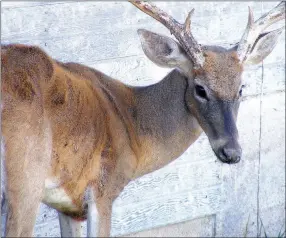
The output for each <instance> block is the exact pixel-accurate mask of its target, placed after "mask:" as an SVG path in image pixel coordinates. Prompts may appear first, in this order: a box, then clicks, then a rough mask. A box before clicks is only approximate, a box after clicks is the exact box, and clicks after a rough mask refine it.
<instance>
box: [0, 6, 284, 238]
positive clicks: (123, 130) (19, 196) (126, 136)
mask: <svg viewBox="0 0 286 238" xmlns="http://www.w3.org/2000/svg"><path fill="white" fill-rule="evenodd" d="M130 3H131V4H133V5H134V6H135V7H137V8H138V9H139V10H141V11H143V12H144V13H146V14H148V15H150V16H151V17H152V18H154V19H155V20H157V21H159V22H160V23H162V24H163V25H164V26H165V27H166V28H167V29H168V30H169V31H170V32H171V34H172V35H173V36H174V37H175V38H176V40H174V39H172V38H171V37H169V36H164V35H161V34H157V33H154V32H151V31H148V30H145V29H139V30H138V35H139V38H140V41H141V45H142V49H143V51H144V53H145V55H146V56H147V58H149V59H150V60H151V61H152V62H154V63H155V64H156V65H158V66H160V67H167V68H170V69H172V70H171V71H170V72H169V73H168V74H167V75H166V76H165V77H164V78H163V79H161V80H160V81H159V82H158V83H155V84H153V85H149V86H140V87H137V86H131V85H126V84H124V83H122V82H121V81H119V80H116V79H113V78H111V77H109V76H107V75H105V74H104V73H102V72H100V71H98V70H96V69H93V68H90V67H87V66H85V65H82V64H79V63H74V62H66V63H63V62H60V61H58V60H55V59H53V58H51V57H50V56H49V55H48V54H47V53H46V52H44V51H43V50H42V49H41V48H39V47H37V46H30V45H21V44H9V45H2V46H1V78H2V84H1V93H2V94H1V95H2V96H1V97H2V98H1V113H2V119H1V120H2V121H1V129H2V135H3V136H2V138H1V143H2V144H1V146H2V145H3V150H4V156H2V157H1V168H2V169H4V172H5V173H1V183H2V181H4V182H5V187H4V193H3V196H2V194H1V199H2V198H3V199H4V200H5V201H4V202H3V201H1V204H2V207H3V204H6V206H7V219H6V226H5V227H6V229H5V233H6V236H7V237H19V236H26V237H28V236H32V235H33V227H34V223H35V219H36V216H37V211H38V207H39V204H40V203H41V202H43V203H45V204H47V205H48V206H50V207H52V208H54V209H56V210H57V211H58V214H59V221H60V228H61V236H63V237H66V236H69V237H70V236H73V237H78V236H82V230H81V226H80V224H81V223H80V222H79V221H83V220H87V235H88V237H98V236H99V237H109V236H110V229H111V214H112V203H113V201H114V200H115V199H116V198H117V197H118V196H119V194H120V193H121V191H122V190H123V188H124V187H125V186H126V185H127V184H128V183H129V182H130V181H132V180H134V179H137V178H139V177H140V176H143V175H145V174H148V173H151V172H153V171H155V170H158V169H160V168H162V167H164V166H165V165H167V164H169V163H170V162H171V161H174V160H175V159H176V158H178V157H179V156H180V155H182V154H183V153H184V152H185V151H186V150H187V149H188V148H189V147H190V146H191V145H192V144H193V143H194V142H195V141H196V140H197V139H198V138H199V137H200V135H201V134H202V133H203V132H204V133H205V134H206V135H207V137H208V140H209V142H210V146H211V148H212V150H213V152H214V154H215V156H216V157H217V159H218V160H219V161H221V162H222V163H226V164H235V163H238V162H239V161H240V160H241V158H242V148H241V146H240V144H239V135H238V130H237V127H236V121H237V115H238V110H239V105H240V102H241V98H242V87H243V85H242V79H241V78H242V77H241V76H242V72H243V70H244V68H245V67H246V65H250V64H258V63H260V62H261V61H262V60H263V59H264V58H265V57H267V56H268V55H269V54H270V53H271V52H272V50H273V49H274V47H275V45H276V43H277V41H278V39H279V35H280V34H281V32H282V31H283V28H284V27H282V28H279V29H276V30H273V31H270V32H265V31H264V30H265V29H266V28H268V27H269V26H271V25H273V24H274V23H276V22H277V21H280V20H282V19H285V3H284V2H281V3H280V4H278V5H277V6H276V7H275V8H273V9H272V10H271V11H269V12H268V13H266V14H264V15H263V16H262V17H260V18H259V19H257V20H256V21H254V16H253V12H252V10H251V8H249V16H248V23H247V26H246V30H245V32H244V33H243V35H242V37H241V39H240V41H239V42H238V43H237V44H236V45H235V46H233V47H232V48H229V49H226V48H223V47H220V46H215V45H200V44H199V43H198V42H197V41H196V40H195V38H194V36H193V35H192V33H191V16H192V15H193V13H194V10H192V11H190V13H189V14H188V16H187V18H186V20H185V23H184V24H181V23H179V22H178V21H176V20H175V19H174V18H173V17H171V16H170V15H168V14H167V13H166V12H164V11H163V10H161V9H159V8H158V7H157V6H156V5H154V4H153V3H150V2H145V1H130ZM2 174H4V175H3V176H5V177H3V179H2ZM2 188H3V187H2Z"/></svg>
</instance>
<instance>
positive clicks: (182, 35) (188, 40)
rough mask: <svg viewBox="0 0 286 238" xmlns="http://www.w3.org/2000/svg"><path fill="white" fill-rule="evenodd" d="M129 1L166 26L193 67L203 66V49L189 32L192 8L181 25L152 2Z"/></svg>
mask: <svg viewBox="0 0 286 238" xmlns="http://www.w3.org/2000/svg"><path fill="white" fill-rule="evenodd" d="M129 2H130V3H132V4H133V5H134V6H136V7H137V8H139V9H140V10H141V11H143V12H144V13H146V14H148V15H149V16H151V17H153V18H154V19H156V20H157V21H159V22H161V23H162V24H163V25H164V26H165V27H167V28H168V29H169V30H170V32H171V34H173V35H174V36H175V37H176V39H177V40H178V41H179V42H180V44H181V46H182V47H183V48H184V50H185V51H186V53H187V54H188V56H189V57H190V58H191V59H192V61H193V63H194V67H195V68H200V67H203V64H204V61H205V59H204V56H203V50H202V48H201V46H200V45H199V44H198V43H197V41H196V40H195V39H194V37H193V35H192V34H191V16H192V14H193V12H194V9H192V11H191V12H190V13H189V14H188V16H187V19H186V21H185V24H184V25H183V24H181V23H179V22H177V21H176V20H175V19H174V18H173V17H171V16H169V15H168V14H167V13H166V12H164V11H162V10H161V9H159V8H158V7H156V6H155V5H154V4H152V3H149V2H145V1H132V0H129Z"/></svg>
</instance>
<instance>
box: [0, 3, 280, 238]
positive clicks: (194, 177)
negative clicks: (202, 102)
mask: <svg viewBox="0 0 286 238" xmlns="http://www.w3.org/2000/svg"><path fill="white" fill-rule="evenodd" d="M277 3H278V2H158V3H157V5H158V6H159V7H161V8H162V9H164V10H165V11H167V12H168V13H170V14H172V15H173V16H174V17H175V18H176V19H177V20H178V21H181V22H183V21H184V19H185V17H186V15H187V12H188V11H189V10H191V9H192V8H193V7H195V9H196V10H195V14H194V17H193V21H192V28H193V34H194V35H195V37H196V38H197V39H198V40H199V41H200V43H209V44H210V43H216V44H219V45H223V46H230V45H232V44H234V43H236V42H237V41H238V40H239V39H240V37H241V35H242V33H243V31H244V28H245V26H246V22H247V15H248V8H247V6H251V7H252V9H253V12H254V16H255V18H257V17H259V16H260V15H261V14H262V13H264V12H266V11H268V10H270V9H271V8H272V7H274V6H275V5H276V4H277ZM1 17H2V19H1V29H2V32H1V39H2V43H12V42H13V43H24V44H35V45H39V46H41V47H42V48H43V49H45V50H46V51H47V52H48V53H49V54H50V55H51V56H53V57H54V58H56V59H58V60H62V61H75V62H80V63H85V64H86V65H89V66H92V67H96V68H97V69H100V70H102V71H103V72H105V73H107V74H109V75H111V76H113V77H115V78H118V79H120V80H122V81H123V82H126V83H128V84H132V85H148V84H152V83H155V82H158V81H159V80H160V79H161V78H162V77H163V76H164V75H165V74H166V73H167V72H168V70H166V69H161V68H159V67H157V66H155V65H154V64H153V63H151V62H150V61H149V60H148V59H147V58H146V57H145V56H144V54H143V51H142V49H141V46H140V42H139V38H138V36H137V33H136V30H137V29H138V28H146V29H149V30H152V31H156V32H158V33H164V34H167V35H169V33H168V31H167V30H166V29H165V28H164V27H163V26H162V25H160V24H159V23H157V22H156V21H154V20H153V19H152V18H151V17H149V16H147V15H145V14H143V13H142V12H140V11H139V10H138V9H136V8H135V7H134V6H132V5H131V4H130V3H127V2H104V3H103V2H85V3H77V2H10V3H9V2H2V7H1ZM284 74H285V36H284V34H282V36H281V37H280V39H279V42H278V44H277V46H276V48H275V49H274V51H273V52H272V53H271V55H269V56H268V57H267V59H266V60H265V61H264V62H263V63H261V64H259V65H257V66H254V67H250V68H249V69H247V70H246V71H245V73H244V76H243V77H244V80H245V82H246V84H247V87H246V89H245V90H244V96H245V97H244V101H243V102H242V105H241V107H240V112H239V118H238V128H239V132H240V141H241V145H242V148H243V159H242V161H241V162H240V163H239V164H236V165H231V166H229V165H226V164H222V163H220V162H218V161H217V160H216V158H215V156H214V154H213V152H212V150H211V148H210V146H209V143H208V140H207V138H206V136H205V135H203V136H201V137H200V138H199V140H198V141H196V142H195V144H193V145H192V146H191V147H190V148H189V149H188V150H187V151H186V152H185V153H184V154H183V155H182V156H181V157H180V158H178V159H177V160H176V161H174V162H172V163H171V164H169V165H168V166H166V167H164V168H162V169H160V170H158V171H156V172H154V173H152V174H148V175H145V176H143V177H142V178H139V179H137V180H136V181H133V182H131V183H130V184H129V185H128V186H127V187H126V188H125V189H124V191H123V192H122V194H121V195H120V197H119V198H118V199H117V200H116V201H115V203H114V205H113V209H114V211H113V218H112V235H128V234H129V235H130V234H131V235H136V236H153V235H155V236H244V235H247V236H256V235H257V234H258V233H259V230H260V218H261V219H262V221H263V224H264V227H265V230H266V232H267V234H268V235H270V236H278V234H279V230H280V229H281V227H282V226H283V224H284V223H285V76H284ZM83 225H85V224H84V223H83ZM284 229H285V227H284ZM59 234H60V233H59V223H58V220H57V213H56V212H55V211H54V210H52V209H49V208H47V207H46V206H44V205H42V206H41V207H40V211H39V215H38V218H37V224H36V227H35V235H36V236H59Z"/></svg>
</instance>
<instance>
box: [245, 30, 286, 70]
mask: <svg viewBox="0 0 286 238" xmlns="http://www.w3.org/2000/svg"><path fill="white" fill-rule="evenodd" d="M283 29H284V26H283V27H282V28H279V29H277V30H274V31H271V32H266V33H262V34H260V36H259V37H258V38H257V40H256V42H255V44H254V46H253V49H252V50H251V52H250V53H249V55H248V56H247V58H246V59H245V61H244V64H248V65H250V64H258V63H260V62H261V61H262V60H264V59H265V58H266V56H267V55H269V54H270V53H271V52H272V50H273V49H274V47H275V45H276V43H277V41H278V38H279V35H280V34H281V32H282V31H283Z"/></svg>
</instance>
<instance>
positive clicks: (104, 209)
mask: <svg viewBox="0 0 286 238" xmlns="http://www.w3.org/2000/svg"><path fill="white" fill-rule="evenodd" d="M113 200H114V199H113V198H109V197H102V198H101V199H100V200H99V201H98V202H97V208H98V214H99V229H98V236H99V237H110V230H111V215H112V203H113Z"/></svg>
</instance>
